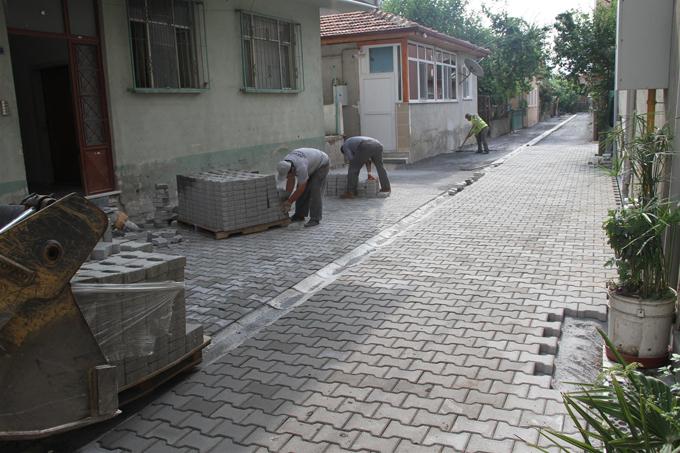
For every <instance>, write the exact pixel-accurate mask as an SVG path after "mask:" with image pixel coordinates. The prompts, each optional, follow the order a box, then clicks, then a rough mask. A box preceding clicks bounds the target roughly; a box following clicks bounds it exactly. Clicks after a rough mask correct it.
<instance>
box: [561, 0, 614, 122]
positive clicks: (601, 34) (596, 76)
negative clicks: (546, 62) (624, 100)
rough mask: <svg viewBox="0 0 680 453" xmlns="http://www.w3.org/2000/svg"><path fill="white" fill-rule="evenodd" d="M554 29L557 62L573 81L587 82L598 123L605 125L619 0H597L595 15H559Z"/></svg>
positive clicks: (612, 68)
mask: <svg viewBox="0 0 680 453" xmlns="http://www.w3.org/2000/svg"><path fill="white" fill-rule="evenodd" d="M555 31H556V35H555V46H554V58H553V61H554V63H555V65H556V66H557V68H558V70H559V71H560V72H561V73H562V74H563V75H564V76H565V77H566V78H568V79H570V80H571V81H572V82H574V83H581V82H585V84H586V86H587V88H588V91H589V92H590V94H591V96H592V97H593V106H594V107H595V109H596V110H597V112H598V124H599V125H600V127H602V126H605V125H606V123H607V122H608V117H607V110H608V108H607V106H608V103H609V92H610V91H611V90H613V89H614V64H615V54H616V0H612V2H611V3H610V4H604V3H600V2H598V5H597V7H596V8H595V10H594V11H593V13H592V14H584V13H580V12H577V11H573V10H571V11H567V12H564V13H562V14H559V15H558V16H557V18H556V22H555Z"/></svg>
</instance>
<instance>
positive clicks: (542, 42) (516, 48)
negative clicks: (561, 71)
mask: <svg viewBox="0 0 680 453" xmlns="http://www.w3.org/2000/svg"><path fill="white" fill-rule="evenodd" d="M485 14H486V15H487V17H488V18H489V19H490V21H491V27H490V42H489V43H488V44H487V46H488V47H489V48H490V50H491V54H490V55H489V56H488V57H487V58H486V59H484V60H483V61H482V67H483V68H484V71H485V76H484V77H483V78H481V79H479V81H478V83H479V89H480V92H481V93H483V94H488V95H490V96H491V97H492V100H493V101H494V103H497V104H500V103H504V102H507V100H508V99H510V98H512V97H514V96H517V95H519V94H521V93H525V92H527V91H529V89H530V84H531V80H532V79H533V77H534V76H539V75H540V74H542V73H543V72H544V71H545V70H546V65H547V59H548V55H547V50H546V49H547V48H546V34H547V29H546V28H544V27H537V26H535V25H532V24H529V23H527V22H526V21H525V20H524V19H521V18H519V17H512V16H509V15H508V13H507V12H506V11H503V12H501V13H493V12H491V11H489V10H487V9H485Z"/></svg>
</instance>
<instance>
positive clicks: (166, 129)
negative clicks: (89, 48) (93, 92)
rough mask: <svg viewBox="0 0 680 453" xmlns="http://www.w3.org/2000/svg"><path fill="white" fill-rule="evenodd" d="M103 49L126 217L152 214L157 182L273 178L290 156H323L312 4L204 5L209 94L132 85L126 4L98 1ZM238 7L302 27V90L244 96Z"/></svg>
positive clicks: (246, 0) (216, 0)
mask: <svg viewBox="0 0 680 453" xmlns="http://www.w3.org/2000/svg"><path fill="white" fill-rule="evenodd" d="M101 6H102V16H103V24H102V25H103V26H102V28H103V30H102V31H103V49H104V62H105V72H106V78H107V88H108V96H109V107H110V118H111V129H112V141H113V150H114V163H115V172H116V177H117V184H118V187H119V189H120V190H121V191H122V194H121V198H122V202H123V204H124V206H125V207H126V209H127V210H128V212H133V213H135V212H137V213H138V212H144V211H149V210H150V209H151V197H152V196H153V189H154V185H155V184H156V183H168V184H170V185H171V188H172V189H171V193H173V194H174V193H175V190H174V185H175V175H176V174H180V173H186V172H192V171H196V170H201V169H206V168H210V167H227V168H232V169H245V170H257V171H261V172H265V173H273V170H274V168H275V165H276V162H278V161H279V160H280V159H281V158H282V157H283V156H284V155H285V154H286V153H287V152H288V151H290V150H291V149H294V148H298V147H303V146H309V147H315V148H319V149H323V148H324V145H325V140H324V123H323V109H322V105H323V99H322V90H321V77H320V76H319V74H320V73H321V53H320V38H319V9H318V6H315V5H314V4H313V3H307V2H302V1H300V2H297V1H294V0H290V1H286V2H272V1H268V0H231V1H229V2H225V1H224V0H206V1H205V18H206V21H205V22H206V24H205V25H206V41H207V55H208V64H209V80H210V87H209V89H208V90H207V91H206V92H203V93H199V94H180V93H172V94H149V93H134V92H132V91H130V88H131V87H132V86H133V79H132V66H131V64H132V63H131V58H130V45H129V40H128V23H127V17H126V8H125V1H124V0H107V1H105V2H102V5H101ZM238 9H245V10H249V11H253V12H255V13H260V14H264V15H269V16H274V17H279V18H282V19H289V20H291V21H295V22H298V23H300V24H301V32H302V54H303V61H304V63H303V70H304V72H303V77H304V91H303V92H301V93H297V94H263V93H244V92H242V91H241V90H240V89H241V86H242V63H241V46H240V26H239V21H238V14H237V10H238Z"/></svg>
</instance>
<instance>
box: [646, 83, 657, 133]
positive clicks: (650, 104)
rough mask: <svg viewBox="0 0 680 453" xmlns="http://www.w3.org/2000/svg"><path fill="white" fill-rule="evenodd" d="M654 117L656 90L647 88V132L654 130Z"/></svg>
mask: <svg viewBox="0 0 680 453" xmlns="http://www.w3.org/2000/svg"><path fill="white" fill-rule="evenodd" d="M655 119H656V90H655V89H654V88H652V89H649V90H647V132H649V133H650V134H651V133H652V132H654V120H655Z"/></svg>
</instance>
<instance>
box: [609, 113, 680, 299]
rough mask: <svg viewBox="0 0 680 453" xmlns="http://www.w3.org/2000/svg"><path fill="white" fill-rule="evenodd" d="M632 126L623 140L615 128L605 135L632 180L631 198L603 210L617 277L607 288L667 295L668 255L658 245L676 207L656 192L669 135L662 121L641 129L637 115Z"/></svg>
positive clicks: (677, 219) (676, 219) (676, 217)
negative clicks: (618, 151) (632, 133)
mask: <svg viewBox="0 0 680 453" xmlns="http://www.w3.org/2000/svg"><path fill="white" fill-rule="evenodd" d="M633 128H634V131H635V136H634V137H633V139H632V140H630V141H628V142H627V143H626V142H624V140H623V138H624V135H625V133H624V131H623V129H621V128H618V129H616V130H614V131H613V132H612V133H611V135H610V137H609V140H612V141H616V142H618V143H619V148H620V149H621V150H622V159H620V160H619V162H623V161H626V160H627V162H628V163H629V165H628V167H629V169H628V171H630V173H631V175H632V177H633V178H634V180H635V181H636V183H637V190H636V198H634V199H632V200H631V201H630V202H629V203H628V204H627V205H625V206H623V207H621V208H619V209H616V210H611V211H609V216H608V218H607V220H605V222H604V224H603V228H604V230H605V232H606V233H607V237H608V239H609V245H610V246H611V247H612V249H613V250H614V258H613V259H611V260H610V261H609V262H608V264H609V265H613V266H616V268H617V271H618V276H619V281H618V282H617V283H614V284H611V285H610V288H611V289H613V290H616V291H618V292H619V293H621V294H623V295H628V296H639V297H641V298H644V299H648V298H651V299H663V298H665V297H667V296H670V295H672V291H671V290H670V289H669V287H668V280H667V266H668V260H669V256H668V254H666V253H665V249H664V244H663V241H664V235H665V234H666V231H667V230H668V227H670V226H673V225H677V224H679V223H680V210H679V209H678V208H677V206H673V205H672V204H671V203H670V202H669V201H668V200H667V199H666V198H664V197H663V195H662V194H661V193H660V185H661V184H662V183H663V182H664V181H665V178H667V171H666V170H667V165H668V163H669V160H670V159H669V157H670V156H671V155H672V153H671V152H670V150H671V143H672V141H671V140H672V137H671V134H670V130H669V128H668V126H667V125H666V126H664V127H663V128H661V129H656V130H652V131H649V130H647V128H646V122H645V119H644V117H642V116H638V117H636V118H635V120H634V122H633ZM620 169H621V165H617V166H615V171H616V173H617V175H618V172H619V171H620ZM617 181H618V180H617Z"/></svg>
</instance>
